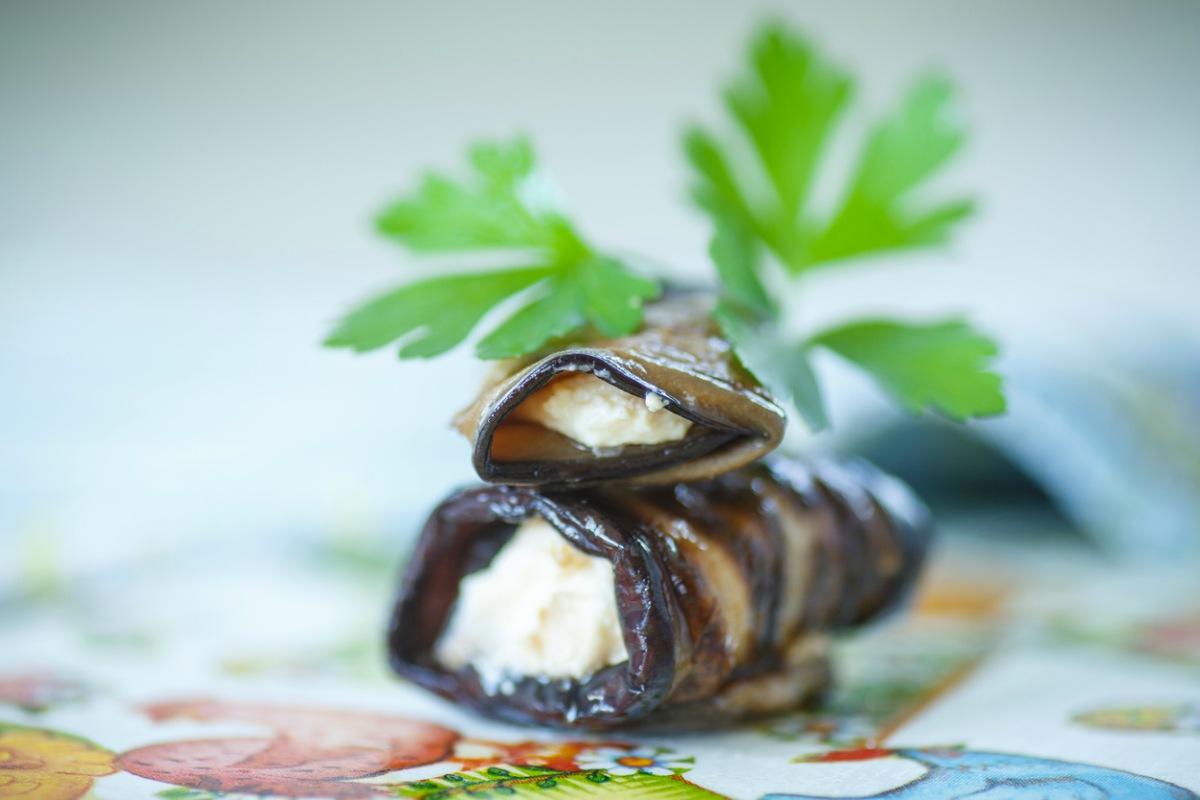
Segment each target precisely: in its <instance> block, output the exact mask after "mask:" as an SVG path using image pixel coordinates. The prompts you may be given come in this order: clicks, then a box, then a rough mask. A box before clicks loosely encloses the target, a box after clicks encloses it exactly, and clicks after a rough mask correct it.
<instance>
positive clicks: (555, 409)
mask: <svg viewBox="0 0 1200 800" xmlns="http://www.w3.org/2000/svg"><path fill="white" fill-rule="evenodd" d="M513 417H514V418H515V419H522V420H525V421H527V422H536V423H537V424H539V425H541V426H542V427H545V428H549V429H550V430H552V431H555V432H557V433H561V434H562V435H563V436H566V437H569V438H571V439H573V440H575V441H576V442H579V443H580V444H582V445H584V446H585V447H593V448H602V447H619V446H621V445H626V444H662V443H663V442H677V441H679V440H680V439H682V438H683V437H684V436H685V435H687V432H688V429H689V428H691V427H692V421H691V420H689V419H684V418H683V417H681V416H679V415H678V414H675V413H673V412H671V411H668V410H667V409H666V400H665V399H664V398H663V397H662V396H661V395H659V394H655V393H654V392H647V393H646V396H645V397H644V398H642V397H638V396H637V395H634V394H630V393H629V392H626V391H623V390H621V389H618V388H617V387H616V386H613V385H612V384H611V383H608V382H607V381H603V380H600V379H599V378H596V377H594V376H592V375H587V374H582V373H581V374H576V375H568V376H566V377H563V378H559V379H557V380H555V381H552V382H551V383H549V384H548V385H547V386H545V387H544V388H542V389H541V390H539V391H537V392H535V393H534V394H533V396H531V397H530V398H528V399H527V400H525V402H523V403H521V405H520V406H518V407H517V408H516V409H515V410H514V411H513Z"/></svg>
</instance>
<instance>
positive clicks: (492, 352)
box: [475, 279, 584, 358]
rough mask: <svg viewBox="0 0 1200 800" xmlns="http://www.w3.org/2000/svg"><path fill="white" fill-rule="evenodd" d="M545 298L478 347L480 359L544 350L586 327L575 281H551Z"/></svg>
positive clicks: (520, 313) (528, 306)
mask: <svg viewBox="0 0 1200 800" xmlns="http://www.w3.org/2000/svg"><path fill="white" fill-rule="evenodd" d="M546 288H547V291H546V293H545V294H544V295H542V297H540V298H538V299H537V300H534V301H533V302H532V303H530V304H529V305H527V306H525V307H524V308H522V309H521V310H520V311H518V312H517V313H515V314H513V315H512V316H511V317H509V318H508V319H507V320H505V321H504V322H503V323H501V324H500V325H499V326H498V327H497V328H496V329H495V330H494V331H492V332H491V333H489V334H488V335H487V336H485V337H484V338H483V339H481V340H480V341H479V343H478V344H477V345H476V346H475V354H476V355H477V356H479V357H480V358H513V357H515V356H519V355H524V354H525V353H532V352H534V351H536V350H539V349H541V348H542V347H543V346H544V345H545V344H546V343H547V342H549V341H550V340H551V339H556V338H559V337H561V336H566V335H567V334H568V333H570V332H571V331H573V330H575V329H576V328H579V327H580V326H582V325H583V322H584V314H583V310H582V306H583V297H582V296H581V292H580V286H579V284H578V283H577V282H576V281H574V280H565V281H564V280H562V279H556V280H553V281H550V282H549V283H548V286H547V287H546Z"/></svg>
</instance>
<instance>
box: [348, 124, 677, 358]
mask: <svg viewBox="0 0 1200 800" xmlns="http://www.w3.org/2000/svg"><path fill="white" fill-rule="evenodd" d="M469 162H470V167H471V173H472V174H471V175H470V176H469V177H468V178H467V179H466V180H463V181H458V180H454V179H451V178H447V177H445V176H442V175H436V174H431V175H427V176H426V177H425V179H424V180H423V181H422V183H421V184H420V186H419V187H418V188H417V190H416V192H415V193H414V194H413V195H412V196H411V197H406V198H404V199H401V200H399V201H397V202H396V203H394V204H393V205H392V206H390V207H389V208H387V209H386V210H385V211H384V212H383V214H382V215H381V216H380V217H379V220H378V228H379V231H380V232H381V233H383V234H384V235H385V236H389V237H391V238H394V239H396V240H397V241H399V242H400V244H402V245H404V246H405V247H406V248H408V249H409V250H410V251H412V252H414V253H420V254H456V255H457V254H463V253H468V254H484V253H488V252H492V253H504V254H506V255H509V256H510V259H511V260H513V261H515V262H516V263H515V264H513V265H512V266H509V267H506V268H503V269H499V270H488V271H484V272H471V273H465V274H463V273H458V274H453V275H442V276H437V277H433V278H428V279H426V280H421V281H417V282H415V283H410V284H408V285H406V286H402V287H400V288H399V289H396V290H394V291H391V292H389V293H387V294H384V295H382V296H380V297H377V298H375V299H373V300H371V301H369V302H367V303H366V304H365V305H363V306H361V307H360V308H358V309H356V310H355V311H353V312H351V313H350V314H349V315H347V316H346V318H345V319H343V320H342V321H341V323H340V324H339V325H338V326H337V328H336V329H335V330H334V331H333V333H332V334H330V336H329V338H328V339H327V340H326V341H325V344H326V345H328V346H330V347H349V348H352V349H354V350H356V351H358V352H365V351H368V350H375V349H378V348H380V347H385V346H387V345H389V344H392V343H393V342H396V341H397V340H401V344H400V348H399V355H400V357H401V358H432V357H433V356H437V355H441V354H442V353H444V352H446V351H448V350H450V349H452V348H453V347H455V346H456V345H458V344H459V343H460V342H462V341H463V340H464V339H466V338H467V337H468V336H469V335H470V334H471V331H472V330H474V329H475V327H476V326H477V325H478V324H479V323H480V322H481V321H482V320H483V318H484V317H485V316H486V315H487V314H488V312H490V311H491V310H492V309H494V308H495V307H496V306H498V305H500V304H501V303H503V302H504V301H506V300H508V299H509V298H512V297H514V296H517V295H520V296H522V298H524V300H525V302H524V304H523V305H521V306H520V307H519V308H518V309H517V310H515V311H514V312H513V313H512V314H511V315H510V316H508V317H507V318H506V319H504V320H503V321H502V322H500V323H499V324H498V325H497V326H496V327H495V328H494V329H492V331H491V332H489V333H488V334H487V335H486V336H484V337H483V338H482V339H480V340H479V342H478V343H477V344H476V346H475V352H476V354H477V355H478V356H479V357H480V358H485V359H491V358H508V357H511V356H520V355H524V354H526V353H530V352H533V351H535V350H538V349H540V348H542V347H543V346H545V345H546V343H547V342H549V341H551V340H552V339H556V338H558V337H562V336H566V335H568V334H571V333H574V332H576V331H580V330H583V329H587V328H593V329H594V330H595V331H597V332H599V333H600V334H603V335H605V336H622V335H625V334H628V333H632V332H633V331H635V330H636V329H637V328H638V326H639V325H640V324H641V321H642V304H643V302H644V301H646V300H648V299H651V298H653V297H655V296H657V295H658V293H659V291H660V286H659V284H658V282H656V281H653V280H649V279H647V278H645V277H642V276H640V275H637V274H635V273H633V272H632V271H630V269H629V268H628V267H627V266H626V265H625V264H623V263H622V262H621V261H620V260H618V259H616V258H614V257H612V256H608V255H604V254H602V253H599V252H597V251H595V250H594V249H592V248H591V247H590V246H589V245H588V244H587V243H586V242H584V240H583V239H582V237H581V236H580V235H579V233H578V232H577V231H576V229H575V227H574V225H572V224H571V222H570V221H569V220H568V219H567V217H566V216H565V215H564V214H563V212H562V211H561V209H560V208H559V205H558V203H557V201H556V198H555V191H554V186H553V184H552V183H551V181H550V179H549V177H548V176H547V175H546V174H545V173H544V172H542V171H540V170H539V169H538V166H537V162H536V159H535V157H534V153H533V148H532V146H531V145H530V144H529V142H528V141H527V140H525V139H517V140H515V141H512V142H508V143H499V144H497V143H485V144H479V145H476V146H475V147H473V148H472V149H471V151H470V153H469Z"/></svg>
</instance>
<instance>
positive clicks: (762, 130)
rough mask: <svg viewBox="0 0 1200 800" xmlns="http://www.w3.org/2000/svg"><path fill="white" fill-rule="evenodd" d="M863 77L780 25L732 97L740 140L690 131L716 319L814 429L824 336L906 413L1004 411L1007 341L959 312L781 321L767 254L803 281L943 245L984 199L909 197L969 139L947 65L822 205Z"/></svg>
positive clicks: (763, 34)
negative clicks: (825, 169)
mask: <svg viewBox="0 0 1200 800" xmlns="http://www.w3.org/2000/svg"><path fill="white" fill-rule="evenodd" d="M853 89H854V82H853V80H852V79H851V77H850V76H849V75H848V74H847V73H845V72H844V71H843V70H842V69H841V68H840V67H838V66H836V65H835V64H833V63H832V62H830V61H828V60H827V59H826V58H825V57H824V56H822V54H821V53H820V52H818V51H817V50H816V49H815V48H814V47H812V46H811V45H810V44H809V43H808V42H807V41H806V40H805V39H804V38H803V37H801V36H799V35H797V34H796V33H793V32H791V31H789V30H788V29H787V28H786V27H784V26H783V25H781V24H779V23H773V24H769V25H767V26H765V27H764V28H763V29H762V30H761V31H760V32H759V33H758V34H757V35H756V36H755V37H754V38H753V40H752V41H751V45H750V49H749V52H748V58H747V68H746V69H745V70H744V71H743V72H742V74H740V75H739V76H737V78H736V79H735V80H733V81H732V82H731V83H730V84H729V85H728V87H727V88H726V90H725V92H724V94H723V99H724V104H725V108H726V110H727V112H728V115H729V119H730V121H731V123H732V125H731V127H732V128H733V129H734V130H735V131H736V132H737V134H738V137H735V138H732V139H728V140H727V139H723V138H722V137H720V136H718V135H717V134H715V133H712V132H710V131H708V130H705V129H703V128H700V127H695V126H693V127H692V128H690V129H689V130H688V131H687V133H686V135H685V138H684V149H685V153H686V155H687V158H688V161H689V162H690V164H691V166H692V175H693V177H692V185H691V197H692V200H693V201H694V202H695V203H696V205H697V206H699V207H700V208H701V209H702V210H703V211H705V212H706V213H707V214H708V215H709V217H711V218H712V221H713V226H714V235H713V239H712V244H711V246H710V249H709V254H710V256H711V258H712V262H713V265H714V267H715V268H716V272H717V276H718V278H719V280H720V284H721V294H720V296H721V301H720V304H719V305H718V307H717V310H716V312H715V316H716V318H717V322H718V323H719V324H720V326H721V328H722V330H723V331H724V333H725V335H726V336H727V337H728V338H729V339H730V341H731V342H732V343H733V346H734V349H735V352H736V353H737V355H738V357H739V358H740V359H741V361H742V363H743V364H744V365H745V366H746V367H747V368H748V369H749V370H750V371H751V372H753V373H754V374H755V375H756V376H757V377H758V378H759V379H760V380H762V381H763V382H764V383H765V384H766V385H767V386H768V387H769V388H770V389H771V390H772V391H773V392H774V393H775V394H776V395H778V396H781V397H784V396H790V397H791V398H792V402H793V403H794V404H795V406H796V409H797V411H799V413H800V415H801V416H802V417H803V418H804V419H805V421H806V422H807V423H808V425H809V427H810V428H812V429H813V430H814V431H816V430H821V429H823V428H825V427H826V426H827V425H828V417H827V415H826V413H825V407H824V402H823V400H822V398H821V392H820V388H819V385H818V383H817V379H816V375H815V374H814V372H813V368H812V364H811V363H810V361H809V356H810V354H811V351H812V349H813V348H814V347H825V348H827V349H829V350H832V351H834V352H836V353H838V354H839V355H841V356H842V357H843V358H846V359H847V360H849V361H851V362H853V363H855V364H857V365H858V366H859V367H861V368H862V369H865V370H867V371H868V372H870V373H871V374H872V375H873V376H874V377H875V379H876V380H877V381H878V382H879V383H880V384H881V385H883V387H884V388H885V389H886V390H887V391H888V392H890V393H891V394H893V395H894V396H895V397H896V398H897V399H898V400H899V401H900V402H901V403H902V404H903V405H904V406H905V407H906V408H908V409H909V410H912V411H919V410H921V409H923V408H925V407H931V408H934V409H935V410H938V411H940V412H941V413H943V414H945V415H947V416H950V417H953V418H955V419H965V418H967V417H974V416H984V415H988V414H994V413H999V412H1000V411H1002V410H1003V408H1004V398H1003V395H1002V394H1001V392H1000V379H999V378H998V377H997V376H996V375H995V374H993V373H991V372H987V371H986V369H985V367H986V365H987V363H988V362H989V360H990V359H991V357H992V356H993V355H995V352H996V347H995V345H994V344H993V343H992V342H991V341H990V340H988V339H987V338H985V337H983V336H981V335H980V334H978V333H975V332H974V331H972V330H971V329H970V328H968V327H967V326H966V325H965V324H964V323H961V322H957V321H956V322H949V323H940V324H937V325H931V326H912V325H902V324H900V323H893V322H871V323H856V324H854V325H848V326H845V327H842V328H838V329H835V330H830V331H826V332H825V333H822V334H819V335H817V336H815V337H813V338H812V339H809V340H807V341H802V342H792V341H788V340H787V339H786V338H785V336H784V334H783V330H784V328H785V326H784V324H783V317H784V316H785V315H786V313H787V310H786V309H785V308H783V307H782V304H781V303H779V302H778V301H775V300H774V298H773V297H772V295H771V294H770V293H769V292H768V291H767V290H766V288H765V286H764V275H765V270H766V269H767V260H766V258H764V256H766V255H772V256H774V258H775V259H776V260H777V261H778V263H779V264H781V265H782V266H783V267H784V268H785V269H786V271H787V273H788V274H790V275H791V276H792V277H793V278H796V277H798V276H801V275H804V274H806V273H807V272H808V271H810V270H811V269H813V268H814V267H816V266H820V265H824V264H829V263H833V262H841V261H843V260H845V259H848V258H850V257H854V256H863V255H870V254H875V253H883V252H886V251H892V250H898V249H901V248H909V247H916V246H923V245H935V244H940V243H943V242H945V241H947V240H948V238H949V237H950V235H951V234H952V233H953V231H954V229H955V228H956V227H957V225H958V223H960V222H961V221H962V220H964V219H966V218H967V217H968V216H969V215H970V214H971V212H972V210H973V204H972V203H971V202H970V201H969V200H953V201H949V202H941V203H927V202H919V201H917V200H914V199H913V196H914V195H915V194H917V190H919V189H922V188H923V187H924V186H925V185H926V184H928V183H929V182H930V181H931V180H932V179H933V178H934V177H936V175H937V173H938V172H939V171H941V170H942V169H943V168H944V167H945V165H946V164H947V163H948V162H949V161H950V159H951V158H952V157H953V156H954V154H955V153H956V152H958V151H959V150H960V149H961V147H962V144H963V141H964V134H963V131H962V129H961V127H960V126H959V125H958V124H957V121H956V120H955V118H954V116H953V108H952V105H953V90H952V87H951V85H950V83H949V82H948V81H947V80H945V79H944V78H941V77H936V76H934V77H925V78H922V79H921V80H919V81H917V83H916V84H915V85H914V86H913V88H912V89H911V90H910V91H909V92H908V93H907V94H906V95H905V97H904V98H903V99H902V101H901V102H900V104H899V105H898V106H897V108H895V109H894V110H893V111H891V112H890V113H889V114H888V115H886V116H884V117H883V118H882V119H881V120H880V121H879V122H877V123H876V124H875V125H874V126H873V127H872V128H870V130H869V131H868V133H867V136H866V139H865V142H864V145H863V147H862V150H861V152H860V154H859V156H858V159H857V162H856V164H855V166H854V168H853V170H852V172H851V173H850V175H849V176H848V180H847V182H846V186H845V188H844V190H843V191H842V193H841V200H840V202H839V204H838V205H837V206H836V207H835V208H834V210H833V212H832V213H822V212H821V210H820V209H817V208H814V207H813V203H812V194H813V186H814V185H815V183H816V182H817V180H818V177H819V173H820V172H821V170H822V163H821V160H822V157H823V156H824V154H825V153H826V151H827V150H828V148H829V146H830V143H831V141H832V138H833V136H834V135H835V133H836V132H837V128H838V124H839V123H840V121H841V118H842V116H843V115H844V113H845V112H846V110H847V108H848V106H849V101H850V98H851V96H852V94H853Z"/></svg>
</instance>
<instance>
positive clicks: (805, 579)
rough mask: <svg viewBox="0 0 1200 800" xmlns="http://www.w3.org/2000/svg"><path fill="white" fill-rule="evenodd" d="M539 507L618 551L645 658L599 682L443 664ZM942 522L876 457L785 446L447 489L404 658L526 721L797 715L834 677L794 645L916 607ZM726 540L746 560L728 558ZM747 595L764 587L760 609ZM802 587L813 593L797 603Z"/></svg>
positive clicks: (478, 702) (620, 603)
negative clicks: (729, 465)
mask: <svg viewBox="0 0 1200 800" xmlns="http://www.w3.org/2000/svg"><path fill="white" fill-rule="evenodd" d="M534 515H540V516H542V517H544V518H545V519H546V520H547V521H548V522H549V523H550V524H551V526H552V527H554V528H555V529H556V530H557V531H558V532H559V533H560V534H561V535H563V536H564V537H565V538H567V539H568V540H569V541H570V542H571V543H572V544H574V545H575V546H576V547H578V548H579V549H580V550H582V551H584V552H585V553H588V554H590V555H596V556H600V557H601V558H604V559H606V560H608V561H610V562H611V563H612V564H613V567H614V575H615V579H616V580H615V586H616V593H617V598H616V599H617V608H618V614H619V618H620V622H621V625H622V628H623V632H624V636H625V644H626V648H627V650H628V652H629V660H628V662H623V663H621V664H615V665H612V666H609V667H606V668H604V669H602V670H600V671H599V672H597V673H595V674H594V675H592V676H590V677H588V678H586V679H582V680H575V679H547V678H545V677H541V678H539V677H537V676H526V677H521V678H517V679H515V680H514V681H513V685H512V691H511V692H508V693H505V694H492V693H490V692H489V691H488V690H487V689H486V688H485V687H484V686H483V685H481V683H480V680H479V677H478V675H477V674H476V673H475V671H474V670H473V669H472V668H471V667H469V666H468V667H464V668H461V669H448V668H445V667H443V666H442V665H440V664H439V663H438V662H437V661H436V659H435V658H434V655H433V653H434V647H435V645H436V643H437V640H438V637H439V636H440V635H441V633H442V630H443V628H444V627H445V625H446V623H447V622H448V621H449V618H450V614H451V612H452V609H453V607H454V602H455V600H456V598H457V595H458V586H459V583H460V582H461V580H462V579H463V577H464V576H465V575H467V574H470V573H471V572H474V571H477V570H479V569H482V568H483V567H485V566H487V564H488V563H490V561H491V559H492V557H493V556H494V555H495V554H496V552H498V550H499V549H500V547H502V546H503V544H504V543H505V542H506V541H507V540H508V538H509V537H510V536H511V535H512V532H513V530H514V529H515V527H516V525H518V524H519V523H520V522H521V521H523V520H525V519H527V518H529V517H531V516H534ZM672 532H673V533H672ZM680 532H683V533H682V534H681V533H680ZM930 535H931V526H930V521H929V516H928V512H927V511H926V509H925V507H924V506H923V505H922V504H921V503H920V502H919V501H918V500H917V499H916V498H915V497H914V496H913V495H912V493H911V492H910V491H909V490H908V489H907V487H905V486H904V485H903V484H900V483H899V482H898V481H895V480H894V479H892V478H889V477H888V476H885V475H883V474H882V473H880V472H879V471H878V470H875V469H874V468H873V467H870V466H869V465H866V464H863V463H852V464H848V465H837V464H833V463H831V462H830V463H820V464H812V463H808V462H797V461H791V460H787V459H784V458H780V457H772V458H771V459H768V460H767V461H765V462H760V463H758V464H754V465H751V466H748V467H743V468H742V469H739V470H735V471H733V472H730V473H727V474H725V475H722V476H720V477H718V478H715V479H712V480H708V481H702V482H693V483H684V484H676V485H673V486H660V487H647V488H597V489H591V490H581V491H557V492H556V491H538V490H536V489H533V488H528V487H510V486H486V485H485V486H475V487H471V488H467V489H463V490H460V491H458V492H456V493H454V494H453V495H451V496H450V497H449V498H447V499H446V500H445V501H444V502H443V503H442V504H441V505H439V506H438V507H437V508H436V509H435V510H434V511H433V513H432V515H431V516H430V518H429V520H428V522H427V523H426V525H425V528H424V531H423V532H422V534H421V536H420V539H419V541H418V543H417V546H416V550H415V552H414V554H413V556H412V559H411V561H410V562H409V564H408V567H407V569H406V571H405V575H404V578H403V581H402V585H401V589H400V593H399V597H398V599H397V602H396V605H395V610H394V613H393V616H392V620H391V624H390V628H389V633H388V649H389V653H390V658H391V664H392V667H393V668H394V669H395V671H396V672H398V673H399V674H400V675H402V676H404V677H406V678H408V679H410V680H412V681H414V682H416V683H417V684H419V685H421V686H423V687H425V688H427V689H429V690H431V691H433V692H436V693H437V694H439V695H442V696H443V697H446V698H449V699H450V700H453V701H454V702H457V703H459V704H462V705H464V706H467V707H470V708H472V709H474V710H476V711H477V712H479V713H481V714H484V715H487V716H492V717H496V718H500V719H504V720H507V721H510V722H517V723H526V724H536V725H547V726H552V727H564V728H585V729H608V728H615V727H620V726H624V725H629V724H633V723H638V724H647V723H649V724H651V725H654V724H660V725H661V724H663V723H665V724H666V725H667V726H668V727H707V726H714V725H722V724H727V723H728V722H729V721H731V720H733V719H736V718H739V717H742V716H749V715H758V714H762V713H772V712H775V711H782V710H786V708H788V707H792V706H794V705H796V704H797V703H799V702H802V701H804V700H806V699H811V698H812V697H813V696H814V695H816V694H819V693H820V692H822V691H823V690H824V689H825V688H826V686H827V683H828V679H829V669H828V664H827V661H826V659H825V657H824V655H821V656H819V657H805V658H802V659H799V660H797V659H795V658H793V657H792V656H790V655H789V654H790V653H795V652H797V645H803V644H804V642H806V641H810V640H812V639H814V637H820V636H823V635H824V634H825V633H828V632H831V631H835V630H840V629H844V628H849V627H853V626H857V625H860V624H862V623H865V622H868V621H870V620H873V619H876V618H878V617H879V616H881V615H883V614H884V613H886V612H888V611H890V610H892V609H894V608H896V607H897V606H898V605H900V604H901V603H902V602H903V601H904V599H905V598H906V597H907V596H908V594H909V593H910V592H911V590H912V588H913V585H914V583H915V580H916V577H917V575H918V572H919V570H920V566H921V562H922V560H923V558H924V555H925V551H926V548H927V546H928V542H929V538H930ZM789 548H792V549H791V550H789ZM795 548H801V549H800V550H795ZM714 552H717V553H720V554H721V556H722V561H721V563H722V564H726V565H728V564H732V565H734V567H735V569H733V570H732V571H730V570H721V569H714V568H713V566H712V565H713V561H712V556H713V553H714ZM789 552H790V553H792V554H793V555H795V553H798V552H799V553H802V554H803V557H802V558H799V559H797V558H795V557H793V558H790V559H789V557H788V554H789ZM789 564H791V565H792V568H790V569H789V567H788V565H789ZM797 565H798V566H797ZM797 582H798V583H797ZM789 587H790V590H789ZM734 596H738V597H742V598H748V603H747V604H744V605H745V607H746V608H747V609H748V610H747V611H746V613H745V614H743V615H742V616H737V614H736V613H735V610H734V608H733V605H734V604H733V602H732V601H731V600H730V598H731V597H734ZM789 597H791V598H793V599H794V600H796V599H797V598H798V601H797V602H795V603H793V605H791V606H789V605H787V603H786V598H789ZM739 607H740V606H739ZM730 642H737V643H739V644H738V645H737V646H732V645H731V644H730ZM781 679H782V680H783V681H784V682H785V684H787V685H789V686H790V687H791V688H790V689H789V690H788V692H784V693H783V694H782V695H781V696H780V699H779V700H778V701H772V700H763V695H764V693H763V692H758V691H756V690H755V687H756V686H757V685H758V684H755V681H759V682H762V685H764V686H765V685H766V683H765V682H768V681H776V683H778V681H779V680H781ZM738 687H741V688H742V689H743V691H739V690H738ZM747 688H749V689H750V691H744V690H745V689H747ZM755 695H758V696H759V697H758V699H757V700H754V701H750V702H751V704H750V705H747V701H746V700H745V698H746V697H753V696H755Z"/></svg>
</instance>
